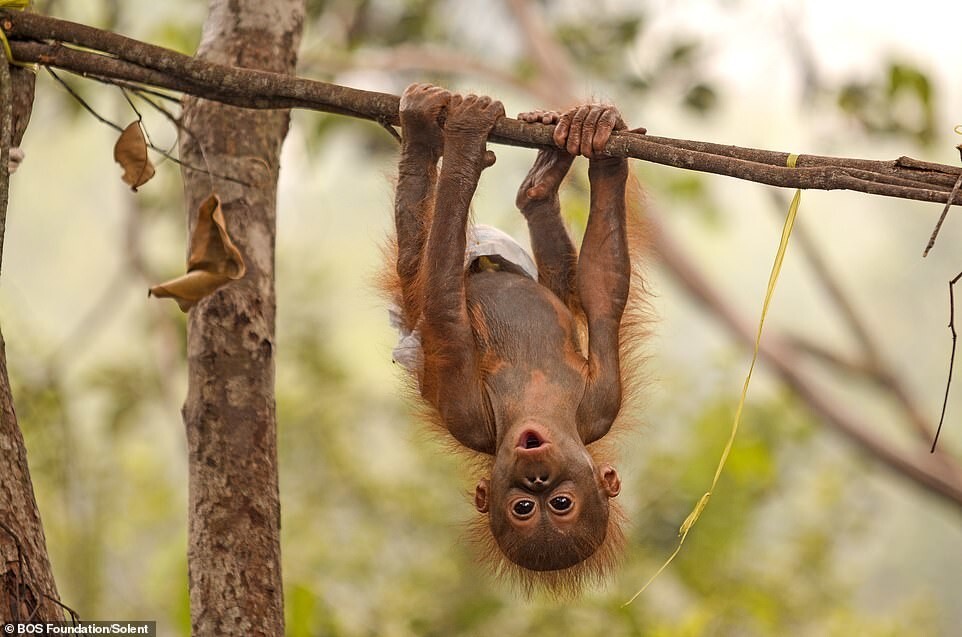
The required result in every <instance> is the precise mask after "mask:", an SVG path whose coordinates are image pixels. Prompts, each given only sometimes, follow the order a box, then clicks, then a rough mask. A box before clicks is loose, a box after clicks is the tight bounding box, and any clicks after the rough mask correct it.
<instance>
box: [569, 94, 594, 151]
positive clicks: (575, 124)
mask: <svg viewBox="0 0 962 637" xmlns="http://www.w3.org/2000/svg"><path fill="white" fill-rule="evenodd" d="M589 112H590V108H589V107H588V106H582V107H580V108H579V109H578V110H577V111H575V113H574V115H573V116H572V118H571V125H570V128H569V129H568V144H567V147H566V148H567V150H568V152H569V153H570V154H572V155H578V154H580V152H581V135H582V132H583V131H582V129H583V128H584V123H585V118H586V117H587V116H588V113H589Z"/></svg>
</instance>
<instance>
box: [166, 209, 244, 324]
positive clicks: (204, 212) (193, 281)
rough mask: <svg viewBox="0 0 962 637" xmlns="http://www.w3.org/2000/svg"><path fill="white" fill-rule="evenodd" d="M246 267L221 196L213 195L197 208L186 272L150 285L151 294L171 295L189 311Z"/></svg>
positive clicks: (236, 277) (242, 271)
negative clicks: (228, 221) (228, 230)
mask: <svg viewBox="0 0 962 637" xmlns="http://www.w3.org/2000/svg"><path fill="white" fill-rule="evenodd" d="M246 271H247V267H246V266H245V265H244V258H243V257H242V256H241V253H240V250H238V249H237V246H235V245H234V242H233V241H231V238H230V235H229V234H228V233H227V223H226V220H225V219H224V211H223V210H222V209H221V206H220V199H219V198H218V197H217V195H211V196H210V197H208V198H207V199H206V200H205V201H204V203H202V204H201V205H200V208H199V209H198V211H197V225H196V226H195V227H194V231H193V233H191V237H190V256H188V257H187V274H185V275H183V276H180V277H177V278H176V279H171V280H170V281H166V282H164V283H161V284H160V285H156V286H154V287H152V288H150V291H149V295H150V296H156V297H160V298H172V299H174V300H175V301H177V305H179V306H180V309H181V310H183V311H184V312H186V311H187V310H189V309H190V308H191V307H193V306H194V305H195V304H196V303H197V302H198V301H200V300H201V299H202V298H204V297H205V296H207V295H209V294H211V293H212V292H214V291H215V290H217V289H218V288H220V287H221V286H222V285H224V284H225V283H227V282H228V281H233V280H236V279H239V278H241V277H242V276H244V273H245V272H246Z"/></svg>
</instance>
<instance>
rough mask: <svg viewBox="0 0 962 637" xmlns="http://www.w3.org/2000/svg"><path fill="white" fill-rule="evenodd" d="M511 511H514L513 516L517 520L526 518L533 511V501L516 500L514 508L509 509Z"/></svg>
mask: <svg viewBox="0 0 962 637" xmlns="http://www.w3.org/2000/svg"><path fill="white" fill-rule="evenodd" d="M511 510H512V511H514V514H515V515H516V516H518V517H519V518H525V517H528V516H529V515H531V512H532V511H534V500H518V501H517V502H515V503H514V506H512V507H511Z"/></svg>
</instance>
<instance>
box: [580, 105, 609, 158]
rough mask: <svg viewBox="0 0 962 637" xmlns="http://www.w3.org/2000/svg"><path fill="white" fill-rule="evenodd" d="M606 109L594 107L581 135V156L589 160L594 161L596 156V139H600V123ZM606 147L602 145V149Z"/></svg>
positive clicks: (586, 118)
mask: <svg viewBox="0 0 962 637" xmlns="http://www.w3.org/2000/svg"><path fill="white" fill-rule="evenodd" d="M604 113H605V109H604V108H603V107H600V106H594V107H592V108H591V110H590V111H588V115H587V117H585V123H584V127H583V128H582V133H581V154H582V155H584V156H585V157H587V158H589V159H593V158H594V156H595V146H596V144H597V142H595V138H597V137H598V130H597V129H598V121H599V120H600V119H601V116H602V115H604ZM603 147H604V146H603V145H602V148H603Z"/></svg>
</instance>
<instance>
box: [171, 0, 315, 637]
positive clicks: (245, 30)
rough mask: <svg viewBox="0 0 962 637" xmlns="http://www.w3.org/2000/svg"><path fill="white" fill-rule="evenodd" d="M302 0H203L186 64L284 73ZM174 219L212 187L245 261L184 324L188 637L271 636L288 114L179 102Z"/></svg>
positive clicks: (277, 623)
mask: <svg viewBox="0 0 962 637" xmlns="http://www.w3.org/2000/svg"><path fill="white" fill-rule="evenodd" d="M303 21H304V2H303V0H211V2H210V15H209V16H208V18H207V22H206V23H205V25H204V33H203V38H202V40H201V44H200V47H199V49H198V52H197V57H198V58H201V59H205V60H208V61H212V62H219V63H222V64H229V65H234V66H241V67H246V68H252V69H262V70H269V71H274V72H278V73H287V74H292V73H293V72H294V68H295V64H296V60H297V47H298V44H299V43H300V37H301V29H302V26H303ZM183 123H184V127H185V129H186V130H185V131H182V132H181V136H180V151H181V157H182V158H183V160H184V161H185V163H186V164H189V165H192V166H205V167H206V168H207V169H208V170H210V171H211V172H213V173H216V174H218V175H229V176H231V177H232V178H233V179H236V180H239V181H240V182H243V183H244V184H247V185H241V184H239V183H237V182H235V181H230V180H224V179H219V178H215V177H211V176H210V175H208V174H205V173H201V172H198V171H193V170H184V182H185V190H186V201H187V210H188V215H189V217H188V222H189V224H190V226H191V228H193V226H194V224H195V223H196V211H197V209H198V207H199V206H200V203H201V202H202V201H203V200H204V199H206V198H207V197H208V195H209V194H210V192H211V189H212V188H213V189H214V191H215V192H216V193H217V194H218V195H219V196H220V198H221V201H222V203H223V211H224V216H225V217H226V220H227V226H228V230H229V232H230V234H231V236H232V238H233V239H234V242H235V243H236V244H237V246H238V248H240V250H241V253H242V254H243V256H244V259H245V261H246V264H247V274H246V275H245V276H244V278H243V279H241V280H240V281H236V282H233V283H231V284H229V285H227V286H226V287H224V288H222V289H221V290H220V291H218V292H217V293H215V294H213V295H212V296H211V297H209V298H207V299H206V300H204V301H202V302H201V303H200V304H198V305H197V306H196V307H194V308H193V309H192V310H191V312H190V316H189V319H188V327H187V333H188V343H187V353H188V367H189V371H188V393H187V400H186V403H185V404H184V410H183V415H184V424H185V426H186V429H187V445H188V461H189V472H190V476H189V480H190V482H189V490H190V494H189V507H190V508H189V530H188V544H189V546H188V570H189V580H190V581H189V584H190V604H191V624H192V630H193V634H195V635H227V634H230V635H282V634H283V633H284V608H283V591H282V588H281V562H280V503H279V499H278V484H277V473H278V472H277V423H276V417H275V403H274V313H275V294H274V241H275V200H276V194H277V176H278V164H279V157H280V150H281V144H282V142H283V140H284V137H285V135H286V134H287V130H288V126H289V123H290V113H289V111H254V110H244V109H240V108H236V107H232V106H225V105H223V104H219V103H215V102H209V101H205V100H201V99H196V98H186V99H185V101H184V116H183Z"/></svg>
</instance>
